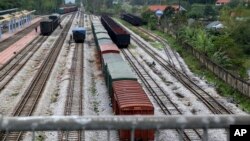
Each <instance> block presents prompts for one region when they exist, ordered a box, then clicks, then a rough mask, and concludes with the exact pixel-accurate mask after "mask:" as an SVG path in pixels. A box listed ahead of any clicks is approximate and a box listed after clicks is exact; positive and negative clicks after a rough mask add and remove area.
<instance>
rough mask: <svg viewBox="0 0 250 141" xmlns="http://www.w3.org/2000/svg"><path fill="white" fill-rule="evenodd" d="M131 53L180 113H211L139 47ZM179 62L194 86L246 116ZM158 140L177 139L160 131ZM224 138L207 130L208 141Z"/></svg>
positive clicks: (222, 135) (215, 131) (223, 133)
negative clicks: (159, 85) (153, 65)
mask: <svg viewBox="0 0 250 141" xmlns="http://www.w3.org/2000/svg"><path fill="white" fill-rule="evenodd" d="M117 22H118V21H117ZM120 24H121V23H120ZM121 25H122V24H121ZM123 27H124V28H125V29H126V30H128V31H129V32H130V33H132V34H133V35H135V36H137V37H138V38H141V37H139V36H138V35H136V34H135V33H134V32H132V31H131V30H130V29H128V28H126V27H125V26H123ZM141 39H142V38H141ZM142 40H143V39H142ZM143 42H144V43H145V44H147V45H149V46H151V45H150V44H149V43H148V42H146V41H144V40H143ZM131 43H132V44H134V45H135V43H134V42H133V41H132V42H131ZM135 46H136V45H135ZM151 48H152V49H153V50H155V51H156V52H157V53H158V54H160V55H161V56H162V57H163V58H165V59H166V60H168V58H167V57H166V55H165V53H164V51H159V50H157V49H155V48H154V47H152V46H151ZM133 52H134V54H136V55H137V58H139V59H142V60H139V62H140V63H141V64H143V65H144V66H145V67H146V68H147V71H148V72H149V74H150V75H151V76H153V78H155V79H156V81H157V82H159V84H161V87H162V88H163V89H164V90H165V91H166V92H167V93H168V94H169V97H170V98H171V99H172V100H173V101H174V102H175V103H176V105H178V107H179V108H180V109H181V111H182V112H183V114H185V115H189V114H192V111H193V110H194V111H195V114H196V115H207V114H211V112H210V111H209V110H208V108H207V107H206V106H205V105H204V104H203V103H201V102H200V101H199V100H198V99H197V97H196V96H194V95H193V94H192V92H190V91H189V90H188V89H187V88H185V87H184V86H183V85H182V84H181V83H180V82H178V81H177V80H176V79H175V78H174V77H173V76H172V75H170V74H169V73H168V72H166V71H165V70H164V68H162V67H161V66H160V65H159V64H158V63H157V61H154V60H153V59H152V58H151V57H150V56H149V55H147V53H145V52H144V51H143V50H142V49H140V48H139V47H136V48H135V49H134V51H133ZM178 56H179V55H178ZM179 57H180V56H179ZM179 60H180V61H181V63H182V64H183V65H184V66H185V70H186V71H187V73H188V75H189V76H191V77H192V79H193V80H195V81H196V84H198V85H199V86H201V87H202V88H203V89H204V90H205V91H207V92H208V93H209V94H210V95H212V96H213V97H215V98H216V99H217V100H218V101H220V102H221V103H222V104H224V105H225V106H226V107H228V108H229V109H230V110H231V111H232V112H234V113H235V114H246V113H245V112H243V111H242V110H241V109H239V108H238V107H237V106H236V105H235V104H232V103H228V102H227V100H226V98H224V97H222V96H220V95H219V94H218V93H217V92H216V90H215V88H214V87H213V85H211V84H208V83H207V81H205V80H203V79H201V78H199V77H197V76H195V74H193V73H192V72H191V71H190V70H189V68H188V67H187V65H186V64H185V62H184V61H183V59H182V58H181V57H180V58H179ZM153 61H154V62H155V63H156V66H155V67H154V69H153V70H152V69H150V68H149V67H148V64H151V63H152V62H153ZM174 61H177V60H176V59H175V60H174ZM174 63H175V64H178V62H174ZM179 69H180V67H179ZM159 74H160V75H159ZM159 76H161V77H162V78H163V79H165V80H166V81H167V82H169V83H167V84H164V82H163V81H161V79H160V78H159ZM177 93H178V94H179V95H181V97H183V98H181V97H178V96H177ZM148 95H149V94H148ZM149 97H150V100H151V101H152V103H153V104H154V106H155V109H156V112H155V115H158V114H159V115H160V114H162V113H161V112H160V111H159V109H160V108H159V107H158V105H157V104H156V102H155V101H154V99H153V98H152V97H151V96H149ZM171 137H172V138H171ZM160 138H162V140H176V139H178V138H176V134H175V133H172V134H171V136H170V137H169V133H166V132H164V131H161V133H160ZM226 138H227V136H226V134H225V131H224V130H209V140H211V141H222V140H226Z"/></svg>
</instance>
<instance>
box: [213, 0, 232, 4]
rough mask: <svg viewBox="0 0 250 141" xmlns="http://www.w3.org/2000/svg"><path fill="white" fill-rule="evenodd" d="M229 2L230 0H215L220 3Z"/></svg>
mask: <svg viewBox="0 0 250 141" xmlns="http://www.w3.org/2000/svg"><path fill="white" fill-rule="evenodd" d="M229 2H230V0H217V1H216V3H220V4H222V3H223V4H227V3H229Z"/></svg>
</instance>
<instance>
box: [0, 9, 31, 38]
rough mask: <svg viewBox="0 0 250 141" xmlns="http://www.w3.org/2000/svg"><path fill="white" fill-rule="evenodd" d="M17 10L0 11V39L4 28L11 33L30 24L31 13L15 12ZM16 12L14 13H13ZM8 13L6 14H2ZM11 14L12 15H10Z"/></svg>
mask: <svg viewBox="0 0 250 141" xmlns="http://www.w3.org/2000/svg"><path fill="white" fill-rule="evenodd" d="M16 10H17V8H14V9H9V10H4V11H0V39H1V37H2V35H3V33H4V28H8V29H7V30H8V32H9V33H12V32H14V31H16V30H17V29H21V28H23V27H24V26H25V25H26V24H30V23H31V20H32V14H33V13H34V12H35V10H33V11H27V10H22V11H16ZM13 11H16V12H13ZM6 12H9V13H8V14H4V13H6ZM10 12H12V13H10Z"/></svg>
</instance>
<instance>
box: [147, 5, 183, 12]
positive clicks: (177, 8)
mask: <svg viewBox="0 0 250 141" xmlns="http://www.w3.org/2000/svg"><path fill="white" fill-rule="evenodd" d="M170 7H172V8H174V10H175V11H179V5H178V4H173V5H151V6H149V10H150V11H152V12H155V11H157V10H161V11H164V10H166V9H168V8H170ZM180 10H181V11H183V10H184V11H186V9H185V8H183V7H182V6H181V5H180Z"/></svg>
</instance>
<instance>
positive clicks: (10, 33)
mask: <svg viewBox="0 0 250 141" xmlns="http://www.w3.org/2000/svg"><path fill="white" fill-rule="evenodd" d="M41 19H42V18H40V17H38V18H35V19H33V20H32V21H31V23H30V24H26V25H25V26H24V28H16V29H15V30H14V31H13V32H6V33H4V34H2V36H1V38H0V44H1V42H3V41H4V40H6V39H8V38H10V37H11V36H14V35H15V34H17V33H18V32H21V31H23V30H24V29H26V28H27V27H29V26H31V25H33V24H34V23H36V22H38V21H39V20H41Z"/></svg>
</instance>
